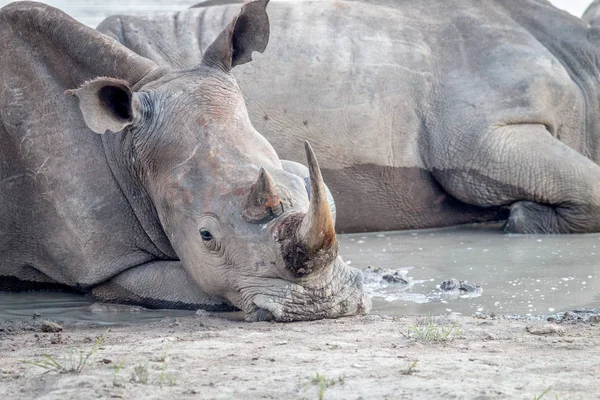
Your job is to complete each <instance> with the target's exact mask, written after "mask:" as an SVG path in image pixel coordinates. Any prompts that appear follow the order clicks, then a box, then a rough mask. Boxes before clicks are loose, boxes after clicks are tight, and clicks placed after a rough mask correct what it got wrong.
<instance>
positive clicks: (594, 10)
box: [581, 0, 600, 25]
mask: <svg viewBox="0 0 600 400" xmlns="http://www.w3.org/2000/svg"><path fill="white" fill-rule="evenodd" d="M581 19H583V20H584V21H585V22H587V23H588V24H590V25H598V23H599V22H600V0H594V2H593V3H591V4H590V5H589V6H588V8H587V9H586V10H585V12H584V13H583V16H582V17H581Z"/></svg>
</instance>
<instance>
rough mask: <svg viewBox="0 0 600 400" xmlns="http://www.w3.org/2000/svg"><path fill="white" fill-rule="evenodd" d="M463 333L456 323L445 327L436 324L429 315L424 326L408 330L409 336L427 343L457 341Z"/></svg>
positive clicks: (420, 325)
mask: <svg viewBox="0 0 600 400" xmlns="http://www.w3.org/2000/svg"><path fill="white" fill-rule="evenodd" d="M461 333H462V331H461V328H460V326H459V325H457V324H456V322H454V323H452V325H443V324H439V323H436V322H435V321H434V319H433V318H432V317H431V315H427V317H425V321H424V322H423V323H422V324H419V325H417V326H411V327H409V328H408V333H407V336H408V337H410V338H414V339H417V340H423V341H426V342H446V341H451V340H454V339H456V338H457V337H458V336H459V335H460V334H461Z"/></svg>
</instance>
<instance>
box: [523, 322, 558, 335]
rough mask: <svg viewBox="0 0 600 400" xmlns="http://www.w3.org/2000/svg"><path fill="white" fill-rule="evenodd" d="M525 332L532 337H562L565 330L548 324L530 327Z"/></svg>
mask: <svg viewBox="0 0 600 400" xmlns="http://www.w3.org/2000/svg"><path fill="white" fill-rule="evenodd" d="M525 330H526V331H527V332H529V333H531V334H532V335H555V334H556V335H562V334H563V333H564V332H565V329H564V328H563V327H561V326H558V325H553V324H546V325H542V326H539V325H529V326H527V327H526V328H525Z"/></svg>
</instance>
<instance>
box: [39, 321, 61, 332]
mask: <svg viewBox="0 0 600 400" xmlns="http://www.w3.org/2000/svg"><path fill="white" fill-rule="evenodd" d="M62 330H63V327H62V326H60V325H59V324H57V323H56V322H52V321H44V322H43V323H42V332H54V333H56V332H61V331H62Z"/></svg>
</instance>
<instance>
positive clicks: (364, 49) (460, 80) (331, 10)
mask: <svg viewBox="0 0 600 400" xmlns="http://www.w3.org/2000/svg"><path fill="white" fill-rule="evenodd" d="M519 7H520V9H519ZM540 7H541V8H548V7H550V9H551V10H550V11H548V12H550V13H556V12H558V11H557V10H555V9H553V8H551V6H549V3H547V2H545V1H537V0H529V1H525V2H522V1H516V0H514V1H499V0H498V1H493V0H484V1H477V2H465V1H460V0H449V1H444V2H441V1H437V0H422V1H419V2H415V1H410V0H397V1H388V0H370V1H272V2H271V3H270V5H269V9H268V11H269V18H270V21H271V39H270V42H269V47H268V48H267V50H266V52H265V54H263V55H258V54H257V55H255V60H254V61H253V62H252V63H249V64H247V65H243V66H240V67H238V68H236V69H235V70H234V74H235V75H236V78H237V79H238V82H239V84H240V87H241V88H242V90H243V92H244V95H245V99H246V102H247V104H248V109H249V112H250V116H251V119H252V121H253V124H254V125H255V127H256V128H257V130H258V131H259V132H261V133H262V134H264V135H265V136H266V137H267V139H268V140H269V141H270V142H271V143H272V144H273V146H274V147H275V149H276V150H277V152H278V154H279V155H280V157H282V158H286V159H291V160H294V161H298V162H302V160H303V157H302V152H301V149H302V143H303V141H304V140H306V139H308V140H310V141H311V143H312V144H313V146H314V148H315V149H317V151H318V153H319V161H320V163H321V165H322V168H323V173H324V175H325V178H326V181H327V183H328V185H329V186H330V187H331V189H332V192H333V194H334V196H335V198H336V203H337V205H338V212H339V220H338V227H339V228H340V229H341V230H347V231H353V230H377V229H406V228H422V227H431V226H441V225H451V224H457V223H464V222H475V221H480V220H486V219H490V218H496V217H498V216H499V214H498V213H497V211H495V210H483V209H478V208H475V207H470V206H467V205H465V204H464V203H460V202H458V201H456V200H455V199H453V198H452V197H451V196H449V195H447V193H446V192H445V191H444V190H442V188H441V187H440V186H439V185H438V184H437V183H436V182H435V180H434V179H433V178H432V177H431V175H430V173H429V171H430V168H431V160H430V157H429V156H430V154H431V153H432V152H443V151H444V147H445V146H448V140H447V137H448V136H449V135H451V136H453V137H456V138H459V135H458V134H459V133H460V132H462V131H464V130H465V129H466V127H473V126H480V127H481V128H482V133H483V130H484V129H485V127H486V126H488V125H489V124H491V123H493V122H494V121H493V119H494V118H498V116H500V115H502V113H505V115H506V116H507V121H508V120H509V119H510V118H508V117H511V118H512V117H514V116H516V118H517V120H516V121H515V122H516V123H518V122H519V121H518V118H538V117H539V116H540V115H542V116H546V117H548V116H552V118H554V119H555V120H557V121H559V123H557V124H556V126H560V129H561V132H560V133H561V134H562V136H563V137H564V140H566V141H571V142H572V143H570V144H571V145H572V146H573V147H576V148H578V149H580V148H583V144H582V143H580V135H578V134H577V133H578V131H579V129H580V126H581V118H582V116H581V115H580V114H579V110H580V107H579V106H580V103H581V101H582V100H581V95H580V94H579V93H578V89H577V88H576V85H575V84H574V83H573V81H572V80H571V77H570V76H569V73H568V71H567V70H566V69H565V68H564V66H563V65H562V64H561V62H560V61H559V60H558V59H557V57H556V56H555V55H553V53H552V52H551V51H549V50H548V49H547V48H546V47H545V46H544V45H543V44H542V43H541V42H540V40H539V38H536V36H535V34H533V33H532V32H531V31H530V30H528V29H527V27H524V26H523V24H522V23H521V22H519V21H517V20H516V18H515V16H514V15H513V14H512V13H513V12H520V11H519V10H521V11H522V12H523V13H536V12H537V13H539V10H538V8H540ZM238 10H239V5H236V4H233V5H232V4H227V5H223V6H211V7H201V8H198V9H195V10H187V11H185V12H181V13H178V14H177V15H175V16H166V17H163V18H159V19H156V20H153V21H150V20H144V19H139V18H127V19H119V23H118V24H115V22H116V19H115V20H113V21H112V22H110V21H107V23H105V24H103V25H101V26H100V27H99V28H100V29H101V30H103V31H105V32H109V33H111V32H112V33H113V36H115V37H117V38H118V39H119V40H121V41H122V42H123V43H125V44H126V45H128V46H130V47H132V48H133V49H134V50H136V51H138V52H140V54H142V55H145V56H148V57H150V58H152V59H154V60H157V61H159V62H163V63H165V64H170V65H174V66H176V67H191V66H193V65H195V64H196V63H198V62H199V61H200V58H201V53H200V52H199V51H198V48H201V49H204V48H205V47H206V45H207V44H208V43H209V42H210V40H212V39H213V38H214V37H215V36H216V35H217V34H218V32H219V31H220V30H221V29H222V28H223V26H225V24H226V23H225V21H227V20H228V19H229V18H230V17H231V16H233V15H234V14H235V13H236V12H237V11H238ZM546 11H547V10H546ZM539 18H540V19H541V22H543V20H544V18H545V17H544V16H543V15H540V16H539ZM561 18H562V17H561ZM566 21H567V22H568V23H572V21H569V20H568V19H566ZM553 23H555V21H553ZM111 24H112V25H113V26H112V27H111ZM119 25H121V26H119ZM159 32H160V33H159ZM190 32H193V34H190ZM538 33H539V32H538ZM539 34H545V33H539ZM550 34H551V32H550ZM119 35H120V36H121V37H118V36H119ZM161 37H163V38H165V39H164V40H163V39H161ZM549 40H550V41H551V40H559V38H549ZM566 108H569V109H571V110H573V109H575V112H573V111H565V109H566ZM523 111H524V112H523ZM542 119H543V118H542ZM457 140H458V139H457ZM457 142H458V143H459V142H460V140H458V141H457ZM365 216H368V218H365Z"/></svg>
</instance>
